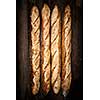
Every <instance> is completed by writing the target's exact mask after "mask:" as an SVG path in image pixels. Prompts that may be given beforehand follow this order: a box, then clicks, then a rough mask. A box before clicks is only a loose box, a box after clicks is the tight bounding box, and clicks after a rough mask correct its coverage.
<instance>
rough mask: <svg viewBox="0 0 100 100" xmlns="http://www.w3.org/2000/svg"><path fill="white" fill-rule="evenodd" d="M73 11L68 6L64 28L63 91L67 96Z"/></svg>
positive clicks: (69, 78) (69, 76)
mask: <svg viewBox="0 0 100 100" xmlns="http://www.w3.org/2000/svg"><path fill="white" fill-rule="evenodd" d="M71 33H72V30H71V9H70V6H66V8H65V11H64V20H63V26H62V83H61V84H62V90H63V95H64V96H66V95H67V93H68V91H69V89H70V85H71Z"/></svg>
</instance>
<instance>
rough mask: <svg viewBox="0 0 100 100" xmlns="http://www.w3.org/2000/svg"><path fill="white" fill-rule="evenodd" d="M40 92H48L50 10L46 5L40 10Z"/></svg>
mask: <svg viewBox="0 0 100 100" xmlns="http://www.w3.org/2000/svg"><path fill="white" fill-rule="evenodd" d="M41 15H42V52H41V53H42V54H41V56H42V59H41V60H42V70H41V76H42V77H41V80H42V82H41V83H42V90H43V92H44V93H45V94H47V93H48V92H49V90H50V9H49V7H48V5H47V4H44V6H43V8H42V12H41Z"/></svg>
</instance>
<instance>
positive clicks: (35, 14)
mask: <svg viewBox="0 0 100 100" xmlns="http://www.w3.org/2000/svg"><path fill="white" fill-rule="evenodd" d="M31 26H32V31H31V42H32V48H31V49H32V55H31V56H32V58H31V59H32V78H33V81H32V93H33V94H34V95H35V94H37V93H38V91H39V88H40V39H39V36H40V17H39V11H38V8H37V7H36V6H34V7H33V8H32V12H31Z"/></svg>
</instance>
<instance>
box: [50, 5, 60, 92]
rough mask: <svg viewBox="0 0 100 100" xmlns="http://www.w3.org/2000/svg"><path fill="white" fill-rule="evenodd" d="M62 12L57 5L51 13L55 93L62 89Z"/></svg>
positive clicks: (52, 81) (52, 70)
mask: <svg viewBox="0 0 100 100" xmlns="http://www.w3.org/2000/svg"><path fill="white" fill-rule="evenodd" d="M60 25H61V24H60V13H59V10H58V7H57V6H56V5H55V7H54V9H53V11H52V14H51V59H52V66H51V73H52V75H51V85H52V88H53V91H54V93H55V94H58V92H59V90H60V84H61V78H60V70H61V68H60V67H61V59H60V52H61V51H60V49H61V47H60V45H61V44H60V42H61V26H60Z"/></svg>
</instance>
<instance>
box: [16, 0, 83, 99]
mask: <svg viewBox="0 0 100 100" xmlns="http://www.w3.org/2000/svg"><path fill="white" fill-rule="evenodd" d="M43 3H47V4H48V5H49V7H50V9H51V11H52V8H53V7H54V5H55V4H57V5H58V7H59V10H60V11H61V14H62V17H63V12H64V7H65V6H66V5H67V4H70V6H71V10H72V66H71V68H72V84H71V89H70V91H69V94H68V96H67V97H66V98H63V96H62V94H61V92H60V93H59V94H58V95H54V94H53V93H52V91H50V92H49V94H48V95H47V96H44V95H43V94H41V93H39V94H38V95H36V96H33V95H32V93H31V85H30V84H31V79H30V74H31V66H30V63H29V43H30V41H29V39H30V34H29V33H30V26H29V22H30V17H29V16H30V10H31V8H32V6H33V5H37V6H38V8H39V11H41V9H42V6H43ZM16 57H17V58H16V99H17V100H50V99H52V100H55V99H56V100H63V99H64V100H75V99H76V100H83V1H82V0H16Z"/></svg>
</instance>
